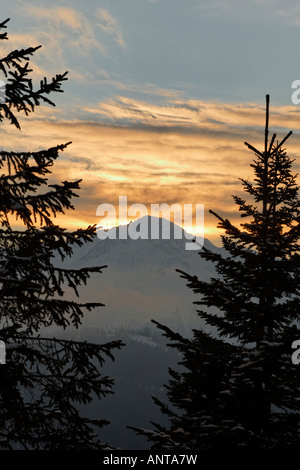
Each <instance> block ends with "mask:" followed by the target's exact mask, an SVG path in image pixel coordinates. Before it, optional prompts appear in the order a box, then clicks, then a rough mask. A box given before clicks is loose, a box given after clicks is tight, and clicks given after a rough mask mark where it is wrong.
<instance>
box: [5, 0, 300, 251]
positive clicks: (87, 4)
mask: <svg viewBox="0 0 300 470" xmlns="http://www.w3.org/2000/svg"><path fill="white" fill-rule="evenodd" d="M1 4H2V5H1V17H2V19H3V20H4V19H6V18H10V22H9V23H8V30H7V31H8V35H9V41H5V44H1V49H2V50H1V53H2V55H5V54H6V53H7V52H8V51H11V50H13V49H17V48H24V47H29V46H36V45H40V44H41V45H42V46H43V47H42V48H41V49H39V50H38V51H37V52H36V53H35V55H34V57H33V59H32V61H31V65H32V68H33V73H32V78H33V82H34V83H36V85H38V84H39V80H40V79H41V78H43V77H44V76H46V77H48V78H51V77H52V76H54V75H55V74H56V73H63V72H65V71H68V77H69V79H68V81H67V82H65V83H64V85H63V89H64V93H62V94H56V95H53V96H52V99H53V100H54V101H55V103H56V107H55V108H53V107H50V106H42V107H40V108H37V109H36V111H35V113H34V114H32V115H30V116H28V117H25V116H22V117H20V124H21V130H20V131H19V130H17V129H14V128H12V126H9V125H6V124H2V129H1V131H2V132H1V148H3V149H6V150H20V149H22V150H31V151H34V150H41V149H45V148H49V147H52V146H54V145H57V144H61V143H65V142H69V141H72V145H70V146H69V147H68V148H67V149H66V150H65V151H64V152H63V153H62V154H61V157H60V158H59V160H57V162H56V164H55V166H54V167H53V178H54V179H55V180H57V181H61V180H65V179H69V180H75V179H79V178H82V179H83V181H82V184H81V187H82V189H81V190H80V198H78V199H76V200H75V201H74V204H75V210H74V211H71V212H69V213H66V214H65V215H63V216H62V217H60V218H58V219H57V221H56V222H57V223H60V224H62V225H63V226H65V227H67V228H72V229H74V228H76V227H85V226H86V225H88V224H94V223H96V224H98V223H100V222H101V220H100V219H99V217H97V216H96V210H97V207H98V206H99V205H101V204H104V203H105V204H112V205H114V206H115V207H116V209H117V208H118V201H119V197H120V196H127V199H128V205H131V204H134V203H141V204H144V205H145V206H146V207H147V208H149V212H150V206H151V204H163V203H167V204H170V205H172V204H179V205H181V207H182V206H183V204H192V205H193V207H195V206H196V204H204V207H205V222H204V230H205V236H206V237H207V238H209V239H210V240H211V241H212V242H214V243H216V244H220V234H221V232H220V230H219V229H217V220H216V219H215V218H214V217H213V216H212V215H210V214H209V212H208V210H209V209H211V210H213V211H215V212H217V213H218V214H220V215H221V216H223V217H228V218H230V219H231V220H232V222H234V223H239V222H240V217H239V214H238V212H237V208H236V205H235V204H234V201H233V199H232V195H233V194H241V191H242V186H241V182H240V180H239V178H251V177H252V172H251V167H250V166H249V165H250V164H251V162H252V160H253V157H254V155H253V154H252V152H251V151H250V150H249V149H247V147H246V146H245V145H244V142H245V141H247V142H249V143H251V144H252V145H254V146H257V148H259V149H262V148H263V142H264V136H263V131H264V124H265V96H266V94H267V93H269V94H270V97H271V104H270V130H271V132H276V133H277V135H278V139H280V138H283V137H284V136H285V135H286V133H287V132H288V131H289V130H292V131H293V135H292V136H291V137H290V138H289V140H288V141H287V144H286V148H287V150H288V153H289V155H290V156H291V157H293V158H295V162H294V170H295V172H297V171H299V165H300V160H299V153H300V145H299V144H300V134H299V130H300V104H297V103H296V104H295V103H293V102H292V94H293V92H295V90H293V89H292V83H293V82H294V81H295V80H300V62H299V60H298V58H299V47H300V4H299V3H298V1H294V0H289V1H286V0H247V1H245V0H107V1H105V0H104V1H102V0H100V1H99V0H97V1H96V0H85V1H84V2H83V1H79V0H72V1H68V0H65V1H63V0H61V1H58V0H54V1H52V2H46V1H22V0H12V1H10V2H4V0H2V1H1ZM2 42H4V41H2ZM299 96H300V94H299ZM137 216H138V214H137ZM105 223H106V224H107V226H110V221H109V220H108V219H106V221H105ZM191 230H193V228H191Z"/></svg>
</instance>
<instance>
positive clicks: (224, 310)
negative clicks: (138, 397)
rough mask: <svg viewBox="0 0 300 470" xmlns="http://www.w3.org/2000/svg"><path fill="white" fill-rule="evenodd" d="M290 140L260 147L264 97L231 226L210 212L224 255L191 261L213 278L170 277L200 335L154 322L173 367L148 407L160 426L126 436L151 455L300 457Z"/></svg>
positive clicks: (296, 209) (297, 206)
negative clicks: (147, 444) (209, 267)
mask: <svg viewBox="0 0 300 470" xmlns="http://www.w3.org/2000/svg"><path fill="white" fill-rule="evenodd" d="M290 135H291V132H289V133H288V134H287V135H286V137H285V138H283V139H282V140H281V141H279V142H278V141H276V134H273V135H272V138H271V139H270V140H269V95H267V96H266V123H265V135H264V145H263V150H258V149H257V148H255V147H254V146H252V145H250V144H248V143H247V142H245V144H246V146H247V147H248V148H249V149H250V150H251V151H252V152H253V153H254V155H255V157H254V160H253V162H252V164H251V167H252V169H253V172H254V179H253V181H250V180H248V179H241V183H242V186H243V189H244V191H245V193H246V194H247V197H246V198H243V197H241V196H233V199H234V201H235V203H236V205H237V207H238V210H239V212H240V215H241V217H242V218H243V219H242V220H241V224H240V225H239V226H236V225H234V224H232V223H231V222H230V221H229V220H228V219H225V218H223V217H221V216H220V215H218V214H216V213H215V212H213V211H211V212H212V213H213V214H214V215H215V216H216V217H217V219H218V226H219V228H221V229H223V231H224V235H222V244H223V248H224V253H225V254H222V253H220V252H218V253H217V252H214V251H212V250H208V249H206V248H205V247H204V248H203V249H202V251H201V252H200V253H199V254H200V256H201V257H202V258H203V259H205V260H206V261H207V262H211V263H213V264H214V266H215V270H216V275H215V276H214V277H212V278H211V279H210V280H209V281H208V282H204V281H202V280H201V279H198V277H197V276H193V275H191V274H188V273H186V272H183V271H180V270H178V271H179V273H180V275H181V277H183V278H184V279H185V280H186V281H187V286H188V287H189V288H191V289H192V290H193V291H194V293H195V294H197V295H199V300H197V301H195V304H197V305H200V306H201V307H199V310H198V311H197V313H198V315H199V317H200V318H201V319H202V324H203V322H204V324H205V325H206V328H205V330H204V329H203V328H199V329H195V330H193V332H192V336H191V338H189V339H188V338H184V337H182V336H181V335H180V334H177V333H175V332H173V331H171V330H170V329H169V328H168V327H167V326H164V325H161V324H159V323H157V322H154V323H156V325H157V326H158V328H160V329H161V330H162V331H163V334H164V336H166V338H168V340H169V344H168V345H169V346H170V347H173V348H175V349H177V350H178V351H179V352H180V353H181V357H182V361H181V363H180V365H181V368H179V369H178V370H176V371H175V370H172V369H170V371H169V372H170V375H171V378H170V381H169V383H168V385H166V391H167V397H168V403H162V402H160V401H158V400H156V399H154V400H155V401H156V403H157V405H158V406H160V407H161V411H162V413H164V414H166V415H167V416H168V421H169V426H167V427H163V426H161V425H159V424H157V423H156V424H155V423H153V424H154V426H155V427H154V429H153V430H139V429H136V428H134V429H135V430H136V432H138V433H139V434H143V435H146V436H147V437H148V438H149V440H150V441H151V442H152V449H156V450H166V449H167V450H177V451H178V450H189V451H199V450H213V449H299V448H300V414H299V413H300V392H299V384H300V381H299V374H300V369H299V366H298V365H297V364H293V362H292V360H291V357H292V352H293V351H292V349H291V348H292V344H293V342H294V341H295V340H298V339H299V338H300V331H299V328H298V325H299V314H300V313H299V312H300V302H299V274H300V264H299V238H300V231H299V215H300V202H299V186H298V185H297V181H296V178H297V175H294V174H293V173H292V164H293V160H292V159H291V158H290V157H289V156H288V154H287V152H286V149H285V148H284V143H285V142H286V140H287V139H288V138H289V136H290ZM207 327H208V328H207ZM208 330H209V331H210V332H209V333H208V332H207V331H208Z"/></svg>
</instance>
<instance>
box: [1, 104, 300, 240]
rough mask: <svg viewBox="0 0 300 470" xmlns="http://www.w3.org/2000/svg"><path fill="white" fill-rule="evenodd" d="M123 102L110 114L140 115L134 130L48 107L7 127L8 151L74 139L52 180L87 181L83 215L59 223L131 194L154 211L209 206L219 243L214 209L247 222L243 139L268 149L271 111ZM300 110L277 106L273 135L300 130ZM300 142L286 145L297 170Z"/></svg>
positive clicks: (79, 206) (210, 228)
mask: <svg viewBox="0 0 300 470" xmlns="http://www.w3.org/2000/svg"><path fill="white" fill-rule="evenodd" d="M119 102H120V103H121V109H120V110H119V111H118V110H117V109H116V108H109V109H108V108H107V109H108V113H112V114H113V115H114V116H118V118H117V122H119V114H118V112H119V113H120V115H123V113H124V114H125V115H126V116H127V117H128V115H130V116H131V115H133V116H135V117H134V119H130V122H128V125H127V126H126V125H125V124H123V126H121V125H120V124H119V125H108V124H104V123H101V122H96V121H92V120H90V121H89V122H84V121H76V120H74V121H66V120H64V121H63V120H59V114H55V113H57V111H54V110H52V109H51V108H43V109H41V110H38V111H37V112H36V113H35V115H33V116H32V117H30V118H28V119H24V120H23V121H22V122H21V124H22V131H16V130H15V129H13V128H12V127H11V126H8V125H5V126H3V132H2V140H1V145H2V148H6V149H9V150H10V149H14V150H21V149H22V150H40V149H42V148H48V147H51V146H53V145H57V144H60V143H65V142H68V141H70V140H71V141H72V142H73V143H72V145H71V146H70V147H68V149H67V150H66V151H65V152H63V153H62V155H61V158H60V159H58V160H57V162H56V163H55V166H54V168H53V175H52V177H51V181H52V180H53V179H54V180H56V181H57V180H58V181H59V180H65V179H70V180H72V179H79V178H82V179H83V183H82V190H81V191H80V198H79V199H76V200H75V201H74V203H75V207H76V211H75V212H74V211H73V212H70V213H69V214H66V215H64V216H63V217H60V218H58V219H57V222H59V223H61V224H62V225H63V226H67V227H74V226H75V225H78V226H79V225H80V226H82V225H85V224H93V223H98V222H100V220H99V219H98V220H97V217H96V209H97V207H98V205H100V204H102V203H110V204H113V205H115V206H116V207H117V206H118V198H119V196H127V197H128V205H131V204H133V203H142V204H145V205H146V206H147V207H150V205H151V204H161V203H168V204H174V203H178V204H181V205H183V204H193V205H196V204H204V205H205V209H206V212H205V232H206V234H207V236H208V237H209V238H210V239H211V240H212V241H215V242H216V241H218V237H219V231H218V230H217V229H216V225H217V221H216V219H215V218H214V217H212V216H210V215H209V214H208V209H213V210H214V211H216V212H218V213H219V214H220V215H223V216H225V217H229V218H231V219H232V220H233V221H236V222H239V221H240V219H239V215H238V213H237V211H236V207H235V205H234V203H233V200H232V198H231V195H232V194H240V193H241V189H242V188H241V184H240V182H239V178H240V177H243V178H247V177H249V178H251V177H252V170H251V168H250V167H249V164H250V163H251V162H252V160H253V158H254V154H253V153H252V152H251V151H249V150H248V149H247V148H246V146H245V145H244V141H245V140H246V141H248V142H249V143H251V144H253V145H255V146H256V145H257V146H258V148H262V147H263V141H264V134H263V131H264V119H265V114H264V108H263V107H262V106H261V107H258V106H256V107H255V106H254V105H244V107H243V106H242V105H228V104H222V103H205V102H201V103H200V102H197V103H196V102H193V103H191V102H190V101H189V102H188V103H186V105H185V106H184V103H183V102H181V104H180V106H179V105H178V103H176V106H174V107H172V106H162V107H159V106H154V105H151V104H144V103H134V104H132V100H130V101H128V100H125V99H122V100H119ZM125 103H127V104H128V109H127V111H126V110H125ZM132 108H133V109H132ZM136 108H137V109H138V112H137V111H136ZM244 108H245V109H244ZM126 113H127V114H126ZM298 113H299V112H298V110H297V108H296V107H295V106H294V107H284V108H279V107H272V106H271V116H270V132H272V129H275V128H279V127H280V129H279V131H280V132H279V133H278V138H282V137H284V136H285V135H286V130H285V129H284V128H285V127H288V128H289V129H292V130H295V129H296V130H297V129H299V126H300V124H299V119H298ZM95 115H96V112H95V114H93V115H91V117H95ZM138 116H141V117H140V119H138ZM154 116H155V117H156V120H157V123H156V125H155V126H154V125H152V123H153V122H154V121H155V118H154ZM215 121H216V122H215ZM155 122H156V121H155ZM129 124H130V125H129ZM299 144H300V136H299V134H297V132H296V133H295V134H294V135H293V136H292V137H290V139H289V140H288V142H287V143H286V147H287V149H288V151H289V154H290V155H291V156H292V157H294V158H296V162H295V163H294V168H295V171H297V168H299V159H297V156H298V152H299V148H300V146H299Z"/></svg>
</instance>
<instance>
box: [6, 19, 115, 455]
mask: <svg viewBox="0 0 300 470" xmlns="http://www.w3.org/2000/svg"><path fill="white" fill-rule="evenodd" d="M8 21H9V20H6V21H4V22H2V23H1V24H0V30H1V31H3V30H4V29H5V28H6V25H7V22H8ZM0 39H1V40H6V39H7V33H6V32H2V33H1V34H0ZM40 47H41V46H38V47H34V48H27V49H21V50H15V51H13V52H11V53H9V54H8V55H7V56H5V57H4V58H2V59H1V60H0V69H1V71H2V73H3V74H4V76H5V77H6V90H5V91H6V98H5V100H2V102H1V104H0V121H4V120H9V122H10V123H11V124H12V125H14V126H15V127H16V128H18V129H20V124H19V121H18V118H17V116H16V114H18V113H25V115H28V114H29V113H31V112H34V110H35V107H36V106H39V105H40V104H42V103H47V104H50V105H54V103H53V102H52V101H51V100H50V99H49V97H48V95H49V94H51V93H53V92H62V89H61V85H62V83H63V81H65V80H67V73H64V74H62V75H60V74H58V75H56V76H55V77H54V78H52V80H51V81H50V82H49V81H48V80H47V79H46V78H44V79H43V80H41V82H40V87H39V88H38V89H34V87H33V84H32V80H31V78H30V72H32V70H31V69H30V66H29V64H30V57H31V56H32V55H33V54H34V53H35V52H36V51H37V50H38V49H39V48H40ZM69 144H70V142H69V143H66V144H62V145H58V146H56V147H53V148H49V149H47V150H41V151H36V152H29V151H26V152H14V151H3V150H2V151H1V152H0V168H1V176H0V223H1V228H0V339H1V340H2V341H4V342H5V345H6V364H2V365H0V449H29V450H36V449H38V450H53V449H60V450H72V449H76V450H79V449H84V450H89V449H101V448H103V446H105V445H106V443H102V442H101V439H100V438H99V428H100V429H101V427H102V426H104V425H105V424H107V421H106V420H103V419H101V418H98V417H95V419H90V418H87V417H85V416H83V414H82V412H79V406H78V405H79V404H86V403H89V402H90V401H91V400H92V398H94V397H95V396H97V397H98V398H103V397H105V396H106V395H107V394H109V393H112V387H113V380H112V379H111V378H109V377H107V376H102V375H101V370H100V369H101V366H102V364H103V363H104V361H105V360H106V359H107V358H111V359H114V357H113V351H114V350H116V349H119V348H120V347H121V346H122V344H123V343H122V342H121V341H112V342H110V343H107V344H90V343H87V342H80V341H69V340H66V339H63V338H61V339H60V338H53V337H51V335H50V336H49V335H48V334H47V327H49V326H51V325H52V326H57V327H61V328H63V329H65V328H67V327H68V326H69V325H74V326H75V327H79V326H80V324H81V320H82V317H83V315H84V314H85V312H86V311H87V310H88V311H89V310H92V309H93V308H95V307H98V306H101V305H102V304H101V303H99V302H94V303H80V302H79V301H74V300H72V301H70V300H68V299H67V298H66V296H65V295H64V294H65V288H66V286H68V288H70V289H71V290H73V291H74V292H75V293H76V294H77V297H78V287H79V286H80V285H82V284H85V283H86V282H87V280H88V278H89V277H90V275H91V273H101V272H102V270H103V268H104V266H102V267H93V268H81V269H64V268H63V267H60V268H58V267H56V266H55V264H54V262H53V257H54V255H55V254H56V256H57V255H58V256H60V257H61V259H64V258H65V257H67V256H71V254H72V250H73V247H75V246H81V245H83V244H84V243H86V242H90V241H91V240H92V239H93V238H94V237H95V226H89V227H87V228H85V229H78V230H75V231H68V230H67V229H64V228H62V227H60V226H59V225H55V224H54V223H53V218H54V217H55V215H56V214H59V213H64V211H65V210H69V209H73V208H74V207H73V205H72V202H71V200H72V198H74V197H78V195H77V193H76V190H78V189H79V188H80V181H81V180H78V181H75V182H68V181H63V182H62V183H61V184H49V183H48V179H47V177H48V176H49V174H51V171H52V167H53V165H54V163H55V160H56V159H57V158H58V157H59V154H60V152H62V151H63V150H65V149H66V148H67V146H68V145H69ZM15 218H16V219H17V220H18V222H19V224H20V223H22V224H23V226H24V228H23V229H19V230H17V229H16V228H15V227H16V224H15ZM42 333H43V334H42Z"/></svg>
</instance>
